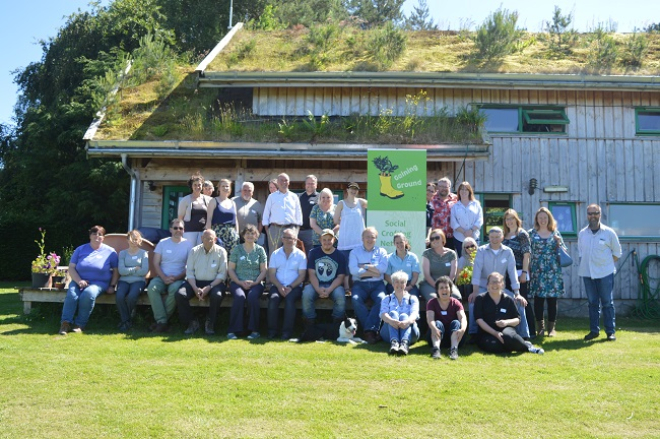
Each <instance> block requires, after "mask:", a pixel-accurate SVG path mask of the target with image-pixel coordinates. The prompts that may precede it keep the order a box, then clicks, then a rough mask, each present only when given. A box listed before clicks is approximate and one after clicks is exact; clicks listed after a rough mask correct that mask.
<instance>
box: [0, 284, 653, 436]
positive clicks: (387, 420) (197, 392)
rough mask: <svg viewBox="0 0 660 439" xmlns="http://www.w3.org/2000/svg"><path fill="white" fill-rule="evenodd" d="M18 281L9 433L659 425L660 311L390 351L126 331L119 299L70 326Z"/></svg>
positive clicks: (5, 386) (4, 320)
mask: <svg viewBox="0 0 660 439" xmlns="http://www.w3.org/2000/svg"><path fill="white" fill-rule="evenodd" d="M14 285H15V283H11V284H9V285H8V284H4V285H0V389H1V391H0V426H1V427H0V437H2V438H5V437H6V438H59V437H80V438H99V437H111V438H116V437H167V438H169V437H172V438H181V437H184V438H188V437H287V438H289V437H292V438H298V437H300V438H308V437H314V438H316V437H321V438H324V437H351V438H363V437H378V438H382V437H410V438H413V437H461V438H467V437H477V438H481V437H491V438H492V437H495V438H500V437H501V438H510V437H520V438H535V437H544V438H545V437H561V438H585V437H593V438H604V437H648V438H651V437H656V438H657V437H658V435H659V434H660V433H659V432H660V411H659V407H660V396H659V395H660V392H659V390H660V385H659V383H660V322H658V321H641V320H630V319H623V318H620V319H618V321H617V323H618V326H619V328H618V332H617V337H618V340H617V341H616V342H613V343H612V342H605V341H603V337H601V339H600V340H598V341H597V342H595V343H584V342H583V341H582V340H581V339H582V337H583V336H584V335H585V334H586V333H587V332H588V322H587V321H586V320H585V319H562V320H561V321H560V322H559V325H558V331H559V334H558V336H557V337H556V338H554V339H547V338H546V339H545V340H544V341H543V342H542V346H543V348H544V349H545V350H546V354H545V355H544V356H539V355H532V354H512V355H484V354H482V353H480V352H478V351H476V350H474V349H473V348H470V347H468V348H465V349H462V350H461V351H460V352H459V353H460V355H461V357H460V358H459V360H458V361H456V362H452V361H450V360H448V358H447V356H446V355H445V352H444V351H443V358H442V360H440V361H433V360H432V359H431V358H430V356H429V349H428V347H427V345H426V344H425V343H419V344H417V345H415V346H413V349H412V350H411V354H410V355H409V356H408V357H404V358H393V357H389V356H388V355H387V353H386V346H385V344H383V343H381V344H380V345H377V346H375V347H363V346H343V345H338V344H335V343H323V344H321V343H311V344H305V345H296V344H293V343H289V342H282V341H276V342H267V341H264V340H259V341H257V342H249V341H247V340H239V341H232V342H228V341H227V340H226V339H225V338H224V337H222V336H215V337H211V338H205V337H202V336H201V335H198V336H193V337H192V338H191V337H186V336H184V335H183V334H182V330H181V329H180V328H176V330H173V331H172V332H170V333H169V334H165V335H157V336H155V335H150V334H148V333H147V332H146V330H136V331H134V332H133V333H132V334H130V335H123V334H118V333H115V330H114V328H115V326H116V324H117V321H116V316H115V315H114V313H115V310H114V308H112V307H108V306H99V307H97V309H96V310H95V311H94V313H93V314H92V319H91V320H90V325H89V326H88V332H87V333H86V334H85V335H75V334H71V335H69V336H66V337H61V336H59V335H56V331H57V329H58V328H59V314H60V312H61V306H60V305H56V304H41V305H37V306H35V308H34V309H33V311H32V313H33V314H32V315H30V316H23V314H22V304H21V302H20V299H19V297H18V293H17V291H16V290H15V289H13V288H12V287H13V286H14ZM148 312H149V311H148V310H147V309H145V310H144V314H143V315H145V316H147V315H148ZM222 313H223V316H226V313H227V310H226V309H223V311H222ZM262 322H264V323H265V315H264V316H263V318H262ZM224 324H225V325H226V323H224ZM146 325H147V322H146V321H145V322H141V323H140V326H141V327H142V328H144V327H145V326H146ZM219 329H220V332H221V333H224V330H225V328H224V327H222V326H220V328H219Z"/></svg>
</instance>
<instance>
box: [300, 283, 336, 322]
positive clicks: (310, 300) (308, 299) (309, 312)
mask: <svg viewBox="0 0 660 439" xmlns="http://www.w3.org/2000/svg"><path fill="white" fill-rule="evenodd" d="M318 298H319V295H318V293H317V292H316V290H315V289H314V287H313V286H312V285H311V284H307V286H305V289H303V292H302V314H303V317H304V318H306V319H315V318H316V308H315V307H314V302H316V300H317V299H318ZM330 298H331V299H332V302H333V303H334V305H333V306H332V318H333V319H343V318H344V317H346V290H344V287H343V285H340V286H338V287H337V288H335V289H334V290H333V291H332V293H330Z"/></svg>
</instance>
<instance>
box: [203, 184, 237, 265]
mask: <svg viewBox="0 0 660 439" xmlns="http://www.w3.org/2000/svg"><path fill="white" fill-rule="evenodd" d="M230 195H231V181H229V180H227V179H224V178H223V179H222V180H220V182H219V183H218V196H217V197H215V198H213V199H212V200H211V202H210V203H209V208H208V215H207V217H206V228H207V229H212V230H213V231H214V232H215V234H216V235H217V237H218V239H219V240H220V241H222V243H221V245H222V246H223V247H224V249H225V250H226V251H227V254H228V255H230V254H231V251H232V250H233V249H234V247H235V246H236V245H237V244H238V242H239V236H238V217H237V215H236V204H235V203H234V201H233V200H232V199H231V198H229V196H230Z"/></svg>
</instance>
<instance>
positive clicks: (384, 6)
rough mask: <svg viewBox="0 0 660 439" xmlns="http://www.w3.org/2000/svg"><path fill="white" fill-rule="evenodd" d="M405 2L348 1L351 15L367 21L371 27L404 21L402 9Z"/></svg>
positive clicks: (379, 0)
mask: <svg viewBox="0 0 660 439" xmlns="http://www.w3.org/2000/svg"><path fill="white" fill-rule="evenodd" d="M404 1H405V0H348V1H347V10H348V12H349V13H350V14H351V15H354V16H357V17H359V18H362V19H363V20H366V21H367V23H369V25H370V26H382V25H384V24H386V23H390V22H393V23H399V22H401V21H402V19H403V13H402V12H401V8H402V7H403V3H404Z"/></svg>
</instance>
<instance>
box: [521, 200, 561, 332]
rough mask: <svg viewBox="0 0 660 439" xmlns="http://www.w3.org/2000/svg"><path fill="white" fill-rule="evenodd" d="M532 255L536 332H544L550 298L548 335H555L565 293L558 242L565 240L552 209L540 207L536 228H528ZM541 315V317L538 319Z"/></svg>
mask: <svg viewBox="0 0 660 439" xmlns="http://www.w3.org/2000/svg"><path fill="white" fill-rule="evenodd" d="M529 238H530V241H531V253H532V258H531V262H530V276H531V279H530V285H529V291H530V296H532V297H534V315H536V319H537V321H536V330H537V332H536V334H537V335H538V336H542V335H544V332H545V323H544V318H543V307H544V305H545V302H546V301H547V302H548V337H554V336H555V335H556V332H555V325H556V322H557V298H558V297H560V296H562V295H563V294H564V278H563V276H562V271H561V266H560V265H559V258H558V256H557V246H559V245H561V246H562V247H564V248H566V246H565V245H564V240H563V239H562V237H561V234H560V233H559V230H557V223H556V222H555V219H554V218H553V216H552V213H551V212H550V211H549V210H548V209H547V208H545V207H541V208H540V209H539V210H538V211H537V212H536V215H535V216H534V228H533V229H531V230H530V231H529ZM538 319H541V320H538Z"/></svg>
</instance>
